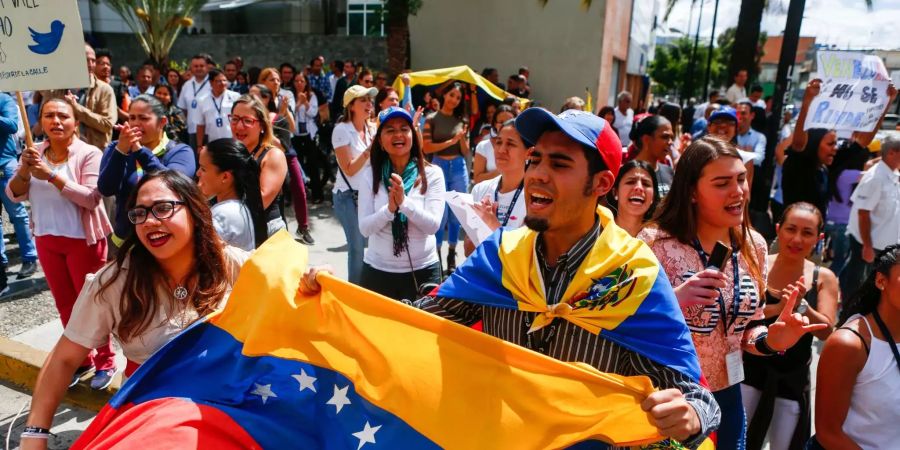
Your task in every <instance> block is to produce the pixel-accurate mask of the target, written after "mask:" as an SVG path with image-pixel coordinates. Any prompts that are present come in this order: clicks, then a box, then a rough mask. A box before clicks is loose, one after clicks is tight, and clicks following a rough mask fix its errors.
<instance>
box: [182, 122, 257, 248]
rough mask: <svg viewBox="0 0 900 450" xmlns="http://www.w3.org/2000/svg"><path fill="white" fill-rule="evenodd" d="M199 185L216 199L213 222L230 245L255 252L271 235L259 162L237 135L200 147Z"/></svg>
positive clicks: (206, 193) (217, 230) (209, 195)
mask: <svg viewBox="0 0 900 450" xmlns="http://www.w3.org/2000/svg"><path fill="white" fill-rule="evenodd" d="M199 160H200V161H199V166H200V168H199V169H197V186H199V187H200V191H202V192H203V195H205V196H207V197H208V198H210V199H211V200H214V201H215V204H214V205H213V206H212V215H213V224H214V225H215V227H216V232H218V234H219V237H221V238H222V240H224V241H225V242H226V243H227V244H228V245H233V246H235V247H237V248H240V249H242V250H247V251H252V250H253V249H255V248H257V247H259V246H260V245H261V244H262V243H263V242H265V241H266V238H268V231H267V230H268V227H267V225H266V212H265V208H263V205H262V193H261V192H260V189H259V164H258V163H257V162H256V160H255V159H253V157H252V156H250V152H249V151H248V150H247V147H244V144H242V143H241V141H238V140H237V139H233V138H223V139H217V140H215V141H212V142H210V143H209V144H208V145H206V146H205V147H203V148H201V149H200V157H199Z"/></svg>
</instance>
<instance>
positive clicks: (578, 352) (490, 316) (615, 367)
mask: <svg viewBox="0 0 900 450" xmlns="http://www.w3.org/2000/svg"><path fill="white" fill-rule="evenodd" d="M599 236H600V224H599V221H596V220H595V222H594V227H593V228H592V229H591V230H590V231H589V232H588V233H587V234H586V235H584V237H582V238H581V239H580V240H579V241H578V242H576V243H575V245H574V246H572V248H570V249H569V250H568V251H567V252H565V253H564V254H563V255H562V256H560V257H559V259H557V261H556V264H555V265H554V266H552V267H551V266H550V265H549V264H548V263H547V261H546V257H545V256H544V251H543V241H542V240H541V239H540V237H539V238H538V244H537V249H536V250H537V260H538V264H539V266H540V272H541V279H542V280H543V281H544V290H545V296H546V298H547V303H548V304H556V303H559V302H560V300H561V299H562V296H563V294H564V293H565V291H566V288H567V287H568V285H569V283H571V282H572V279H573V278H574V277H575V274H576V273H577V271H578V267H579V266H580V265H581V263H582V262H583V261H584V258H585V257H586V256H587V254H588V253H589V252H590V250H591V249H592V248H593V247H594V243H595V242H596V241H597V238H598V237H599ZM415 306H417V307H418V308H420V309H422V310H425V311H428V312H430V313H432V314H435V315H438V316H440V317H443V318H445V319H448V320H452V321H454V322H457V323H461V324H463V325H473V324H475V323H476V322H478V321H479V320H481V321H483V328H484V332H485V333H487V334H490V335H491V336H494V337H497V338H500V339H503V340H506V341H509V342H512V343H514V344H517V345H520V346H523V347H526V348H530V349H532V350H534V351H537V352H539V353H543V354H545V355H547V356H550V357H553V358H556V359H558V360H560V361H571V362H575V361H577V362H583V363H587V364H590V365H591V366H593V367H595V368H597V369H598V370H600V371H601V372H607V373H615V374H618V375H622V376H635V375H645V376H647V377H649V378H650V379H651V380H652V381H653V384H654V385H655V386H657V387H658V388H660V389H669V388H676V389H678V390H680V391H681V392H682V393H683V394H684V396H685V399H686V400H687V402H688V403H689V404H690V405H691V406H692V407H693V408H694V410H696V411H697V416H698V418H699V420H700V427H701V431H700V433H699V434H698V435H696V436H692V437H691V438H690V439H688V440H687V441H686V442H684V444H685V445H686V446H688V447H690V448H695V447H697V446H699V445H700V444H701V443H702V442H703V440H704V438H705V436H706V435H708V434H709V433H710V432H712V431H714V430H715V429H716V428H718V425H719V421H720V412H719V405H718V404H717V403H716V401H715V399H713V396H712V394H711V393H710V392H709V391H708V390H707V389H705V388H704V387H702V386H700V385H699V384H698V383H696V382H695V381H693V380H692V379H691V378H690V377H688V376H687V375H685V374H682V373H681V372H678V371H676V370H673V369H671V368H669V367H666V366H664V365H662V364H659V363H656V362H654V361H651V360H650V359H648V358H646V357H644V356H641V355H639V354H637V353H635V352H633V351H631V350H628V349H626V348H624V347H622V346H620V345H618V344H616V343H614V342H612V341H609V340H606V339H605V338H604V337H602V336H600V335H597V334H593V333H591V332H589V331H587V330H585V329H584V328H581V327H579V326H577V325H575V324H573V323H571V322H569V321H563V320H558V321H554V322H553V323H552V324H550V325H548V326H546V327H544V328H542V329H540V330H537V331H535V332H533V333H531V334H530V335H529V333H527V331H528V329H529V328H530V327H531V322H532V320H534V317H535V315H536V313H532V312H524V311H518V310H512V309H505V308H496V307H491V306H484V305H477V304H474V303H468V302H464V301H461V300H454V299H449V298H430V297H426V298H423V299H421V300H419V301H417V302H416V303H415Z"/></svg>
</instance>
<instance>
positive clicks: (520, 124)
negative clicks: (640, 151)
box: [516, 108, 622, 174]
mask: <svg viewBox="0 0 900 450" xmlns="http://www.w3.org/2000/svg"><path fill="white" fill-rule="evenodd" d="M555 130H560V131H562V132H563V133H565V134H566V136H568V137H569V138H571V139H572V140H574V141H576V142H578V143H579V144H581V145H584V146H586V147H590V148H596V149H597V151H598V152H599V153H600V158H601V159H603V163H604V164H606V167H607V168H608V169H609V170H610V171H612V173H614V174H616V173H619V167H620V166H621V165H622V142H621V141H620V140H619V136H618V135H617V134H616V131H615V130H614V129H613V127H612V125H610V124H609V122H607V121H606V120H604V119H603V118H601V117H599V116H596V115H594V114H591V113H589V112H587V111H579V110H577V109H570V110H567V111H563V112H561V113H560V114H559V115H555V114H553V113H552V112H550V111H547V110H546V109H544V108H528V109H526V110H525V111H524V112H522V114H519V117H517V118H516V131H518V132H519V135H521V136H522V139H524V140H525V142H526V143H527V144H528V145H529V146H534V145H535V143H537V141H538V139H540V137H541V135H542V134H544V133H545V132H547V131H555Z"/></svg>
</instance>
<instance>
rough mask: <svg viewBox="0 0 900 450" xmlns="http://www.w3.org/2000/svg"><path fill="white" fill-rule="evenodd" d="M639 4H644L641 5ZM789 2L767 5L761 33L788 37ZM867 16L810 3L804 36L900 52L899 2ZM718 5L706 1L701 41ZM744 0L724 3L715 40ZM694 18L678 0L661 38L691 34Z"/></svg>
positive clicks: (847, 6) (856, 1)
mask: <svg viewBox="0 0 900 450" xmlns="http://www.w3.org/2000/svg"><path fill="white" fill-rule="evenodd" d="M638 1H640V0H638ZM659 1H660V21H661V20H662V17H661V16H662V14H663V12H664V10H665V8H664V5H665V0H659ZM700 2H701V0H697V3H696V6H695V7H694V16H693V21H692V22H691V26H690V34H692V35H693V34H694V33H695V32H696V31H697V15H698V14H699V11H700ZM789 3H790V0H769V8H768V9H767V10H766V12H765V13H764V14H763V21H762V30H763V31H766V32H768V34H769V35H770V36H774V35H780V34H782V33H783V32H784V23H785V20H786V18H787V9H788V4H789ZM873 3H874V5H873V8H872V10H871V11H869V10H868V9H867V8H866V5H865V1H863V0H806V11H805V12H804V14H803V26H802V28H801V30H800V34H801V35H803V36H815V37H816V42H817V43H823V44H828V45H837V47H838V48H840V49H845V48H848V47H849V48H853V49H862V48H865V49H900V0H873ZM714 5H715V0H705V3H704V7H703V20H702V21H701V23H700V36H701V39H703V37H704V36H706V38H707V39H708V36H709V33H710V31H712V16H713V14H712V13H713V8H714ZM740 9H741V0H720V1H719V14H718V19H717V21H716V35H718V34H719V33H721V31H722V30H724V29H726V28H729V27H733V26H736V25H737V21H738V14H739V13H740ZM690 14H691V0H679V1H678V3H677V4H676V6H675V8H674V9H673V10H672V14H671V15H670V16H669V20H668V22H667V23H664V24H662V28H663V30H659V34H661V35H673V34H674V35H677V34H678V33H677V32H668V33H666V32H665V29H666V28H676V29H678V30H682V31H687V30H686V28H687V26H688V20H689V18H690Z"/></svg>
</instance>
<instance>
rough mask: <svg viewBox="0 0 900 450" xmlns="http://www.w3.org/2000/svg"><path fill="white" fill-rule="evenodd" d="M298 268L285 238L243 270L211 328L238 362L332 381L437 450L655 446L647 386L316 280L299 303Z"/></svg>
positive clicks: (300, 257) (298, 249)
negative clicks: (286, 366)
mask: <svg viewBox="0 0 900 450" xmlns="http://www.w3.org/2000/svg"><path fill="white" fill-rule="evenodd" d="M306 260H307V250H306V247H304V246H302V245H299V244H297V243H296V242H295V241H294V240H293V239H292V238H291V237H290V235H289V234H288V233H287V232H284V231H282V232H281V233H279V234H277V235H275V236H273V237H272V238H270V239H269V241H268V242H266V244H265V245H263V246H262V247H261V248H259V249H258V250H257V251H256V253H255V254H254V255H253V257H251V258H250V260H249V261H248V262H247V263H246V264H245V265H244V267H243V268H242V270H241V275H240V278H239V279H238V282H237V283H236V285H235V288H234V291H233V293H232V295H231V298H230V300H229V303H228V306H227V308H226V310H225V311H224V312H223V313H222V314H220V315H217V316H215V317H214V318H213V319H211V323H212V324H213V325H215V326H217V327H219V328H222V329H223V330H225V331H226V332H227V333H229V334H230V335H231V336H233V337H234V339H236V340H237V341H239V342H241V343H242V344H243V350H242V353H243V355H244V356H247V357H256V356H272V357H276V358H280V359H286V360H294V361H302V362H304V363H309V364H312V365H314V366H316V367H320V368H323V369H328V370H331V371H335V372H338V373H340V374H342V375H344V376H346V377H347V378H348V379H349V380H350V381H351V382H352V383H353V386H354V387H353V389H355V391H356V393H357V394H359V395H360V396H361V397H363V398H364V399H366V400H368V401H369V402H371V403H372V404H374V405H376V406H377V407H378V408H382V409H384V410H386V411H388V412H390V413H391V414H393V415H395V416H396V417H398V418H400V419H402V420H403V421H405V422H406V423H407V424H408V425H409V426H411V427H412V428H413V429H415V430H416V431H418V432H419V433H421V434H422V435H423V436H424V437H427V438H428V439H430V440H431V441H433V442H434V443H435V444H437V445H439V446H441V447H443V448H452V449H478V448H486V449H487V448H490V449H495V448H517V449H521V448H534V449H545V448H563V447H566V446H569V445H572V444H575V443H578V442H582V441H585V440H593V439H597V440H602V441H604V442H608V443H613V444H616V445H639V444H646V443H652V442H656V441H659V440H660V439H661V436H659V435H658V433H657V430H656V428H655V427H654V426H653V425H651V423H650V420H649V417H648V415H647V414H646V413H645V412H643V411H642V410H641V408H640V403H641V401H642V400H643V399H644V398H646V396H647V395H649V394H650V393H652V392H653V391H654V388H653V386H652V385H651V382H650V380H649V379H648V378H646V377H643V376H640V377H623V376H619V375H613V374H605V373H600V372H598V371H596V370H595V369H593V368H591V367H588V366H585V365H581V364H569V363H563V362H560V361H558V360H555V359H552V358H549V357H547V356H544V355H541V354H538V353H535V352H532V351H530V350H527V349H525V348H523V347H519V346H517V345H514V344H511V343H509V342H506V341H503V340H500V339H497V338H494V337H492V336H489V335H487V334H483V333H481V332H478V331H475V330H472V329H470V328H467V327H464V326H461V325H458V324H455V323H452V322H450V321H447V320H444V319H442V318H439V317H436V316H433V315H430V314H428V313H425V312H423V311H420V310H417V309H415V308H412V307H409V306H407V305H404V304H402V303H399V302H396V301H393V300H390V299H388V298H385V297H382V296H379V295H378V294H375V293H372V292H370V291H367V290H365V289H363V288H360V287H358V286H355V285H351V284H349V283H346V282H344V281H341V280H339V279H337V278H334V277H332V276H328V275H324V274H322V275H320V276H319V277H318V279H319V282H320V284H321V285H322V292H321V294H319V295H316V296H304V295H302V294H299V293H298V291H297V286H298V285H299V281H300V278H301V274H302V273H303V272H304V270H305V268H306ZM320 389H322V388H320Z"/></svg>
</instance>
